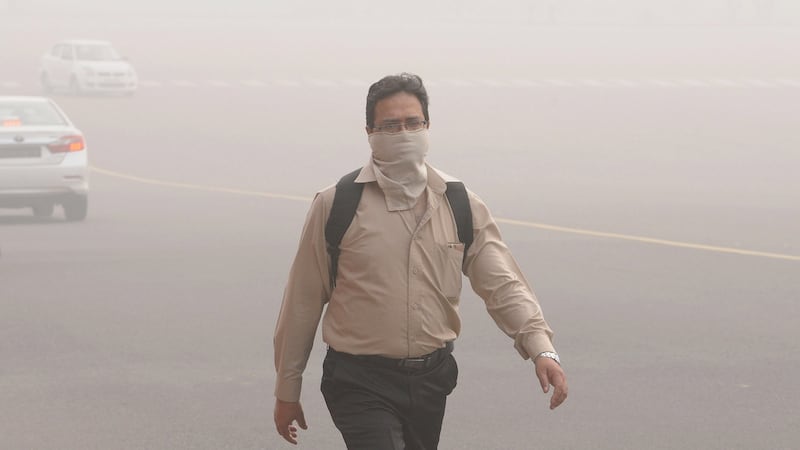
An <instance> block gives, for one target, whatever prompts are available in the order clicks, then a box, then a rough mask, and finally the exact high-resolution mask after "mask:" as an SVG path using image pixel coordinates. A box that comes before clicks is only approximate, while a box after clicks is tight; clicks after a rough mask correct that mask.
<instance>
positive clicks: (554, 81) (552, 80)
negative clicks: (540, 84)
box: [544, 78, 575, 87]
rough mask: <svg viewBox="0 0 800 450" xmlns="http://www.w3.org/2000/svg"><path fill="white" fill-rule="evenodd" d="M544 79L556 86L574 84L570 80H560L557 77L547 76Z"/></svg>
mask: <svg viewBox="0 0 800 450" xmlns="http://www.w3.org/2000/svg"><path fill="white" fill-rule="evenodd" d="M544 81H545V82H547V83H550V84H552V85H553V86H558V87H573V86H575V83H574V82H572V81H568V80H561V79H557V78H548V79H546V80H544Z"/></svg>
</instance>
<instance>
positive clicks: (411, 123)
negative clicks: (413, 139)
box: [406, 120, 425, 131]
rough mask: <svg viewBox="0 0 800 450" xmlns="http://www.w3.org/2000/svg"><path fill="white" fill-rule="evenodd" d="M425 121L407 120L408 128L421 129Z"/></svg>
mask: <svg viewBox="0 0 800 450" xmlns="http://www.w3.org/2000/svg"><path fill="white" fill-rule="evenodd" d="M424 123H425V122H423V121H421V120H409V121H408V122H406V130H408V131H416V130H419V129H420V128H422V124H424Z"/></svg>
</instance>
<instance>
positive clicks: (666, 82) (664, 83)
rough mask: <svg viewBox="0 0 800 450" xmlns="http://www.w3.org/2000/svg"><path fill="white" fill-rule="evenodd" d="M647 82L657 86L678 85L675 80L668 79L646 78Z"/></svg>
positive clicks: (670, 86) (669, 86)
mask: <svg viewBox="0 0 800 450" xmlns="http://www.w3.org/2000/svg"><path fill="white" fill-rule="evenodd" d="M647 82H648V83H649V84H652V85H654V86H658V87H668V88H672V87H678V85H677V84H676V83H675V82H672V81H669V80H648V81H647Z"/></svg>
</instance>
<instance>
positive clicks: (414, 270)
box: [411, 267, 419, 275]
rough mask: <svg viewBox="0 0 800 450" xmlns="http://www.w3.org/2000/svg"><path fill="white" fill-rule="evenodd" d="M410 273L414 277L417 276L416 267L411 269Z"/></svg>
mask: <svg viewBox="0 0 800 450" xmlns="http://www.w3.org/2000/svg"><path fill="white" fill-rule="evenodd" d="M411 272H412V273H413V274H414V275H416V274H417V272H419V270H417V268H416V267H414V268H413V269H411Z"/></svg>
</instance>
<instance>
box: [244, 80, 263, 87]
mask: <svg viewBox="0 0 800 450" xmlns="http://www.w3.org/2000/svg"><path fill="white" fill-rule="evenodd" d="M241 83H242V84H243V85H244V86H247V87H251V88H263V87H267V83H264V82H263V81H261V80H242V81H241Z"/></svg>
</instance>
